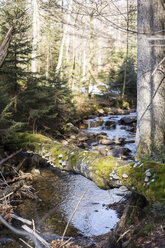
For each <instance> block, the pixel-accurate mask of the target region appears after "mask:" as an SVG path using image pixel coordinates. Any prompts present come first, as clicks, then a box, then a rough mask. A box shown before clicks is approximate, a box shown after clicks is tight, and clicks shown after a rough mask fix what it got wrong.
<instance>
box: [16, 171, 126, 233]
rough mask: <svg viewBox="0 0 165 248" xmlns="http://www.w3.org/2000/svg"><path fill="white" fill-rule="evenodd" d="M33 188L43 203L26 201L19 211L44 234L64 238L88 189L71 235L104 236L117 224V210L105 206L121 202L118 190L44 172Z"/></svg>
mask: <svg viewBox="0 0 165 248" xmlns="http://www.w3.org/2000/svg"><path fill="white" fill-rule="evenodd" d="M33 187H34V188H35V189H36V191H37V195H38V196H39V197H40V199H41V201H34V200H25V201H24V203H23V204H21V205H20V206H19V207H18V209H17V211H18V214H19V215H21V216H22V217H24V218H28V219H34V221H35V224H36V227H37V228H39V229H40V231H42V232H45V233H56V234H58V235H62V233H63V231H64V228H65V226H66V224H67V221H68V220H69V218H70V216H71V214H72V213H73V211H74V209H75V206H76V205H77V203H78V201H79V199H80V198H81V196H82V194H83V193H84V192H85V190H86V189H88V191H87V193H86V195H85V197H84V198H83V200H82V202H81V203H80V206H79V208H78V209H77V211H76V214H75V215H74V217H73V219H72V222H71V225H70V226H69V229H68V231H67V235H68V236H73V237H76V236H81V235H82V236H87V237H91V236H93V235H102V234H105V233H107V232H109V231H110V229H111V228H113V227H114V225H115V224H116V223H117V222H118V220H119V219H118V217H117V215H116V212H115V211H114V210H107V209H106V208H105V207H104V206H103V205H104V204H109V203H113V202H116V201H119V200H121V198H122V196H119V195H117V193H118V192H119V189H112V190H102V189H100V188H98V187H97V186H96V185H95V184H94V183H93V182H92V181H90V180H88V179H86V178H84V177H82V176H81V175H74V174H71V173H67V172H65V173H62V172H59V171H57V170H44V169H43V170H42V171H41V176H39V177H37V178H36V179H35V180H34V183H33Z"/></svg>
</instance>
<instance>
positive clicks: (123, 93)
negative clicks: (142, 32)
mask: <svg viewBox="0 0 165 248" xmlns="http://www.w3.org/2000/svg"><path fill="white" fill-rule="evenodd" d="M126 21H127V37H126V43H127V44H126V57H125V65H124V81H123V89H122V99H123V100H124V95H125V87H126V81H127V64H128V48H129V44H128V42H129V36H128V29H129V15H128V0H127V20H126Z"/></svg>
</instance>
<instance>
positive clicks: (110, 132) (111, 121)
mask: <svg viewBox="0 0 165 248" xmlns="http://www.w3.org/2000/svg"><path fill="white" fill-rule="evenodd" d="M136 121H137V118H136V113H135V112H132V113H130V114H125V115H108V116H103V117H93V118H90V119H85V120H83V122H82V123H81V124H80V125H79V128H80V130H77V129H72V132H71V133H70V134H69V135H68V137H67V138H66V139H65V140H61V142H62V143H63V144H65V145H74V146H77V147H79V148H82V149H85V150H88V151H95V152H96V153H98V154H101V155H103V156H113V157H116V158H121V159H123V160H134V154H135V151H136V147H135V132H136Z"/></svg>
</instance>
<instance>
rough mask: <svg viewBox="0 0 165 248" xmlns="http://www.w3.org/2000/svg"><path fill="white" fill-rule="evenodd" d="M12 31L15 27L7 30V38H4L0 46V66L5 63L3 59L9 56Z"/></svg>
mask: <svg viewBox="0 0 165 248" xmlns="http://www.w3.org/2000/svg"><path fill="white" fill-rule="evenodd" d="M12 32H13V27H11V28H10V29H9V31H8V32H7V34H6V36H5V39H4V40H3V42H2V44H1V46H0V66H1V65H2V64H3V61H4V59H5V58H6V56H7V50H8V47H9V44H10V41H11V37H12Z"/></svg>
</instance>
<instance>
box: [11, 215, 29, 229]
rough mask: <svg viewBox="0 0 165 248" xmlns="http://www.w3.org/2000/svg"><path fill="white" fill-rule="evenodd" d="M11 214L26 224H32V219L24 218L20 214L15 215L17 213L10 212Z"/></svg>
mask: <svg viewBox="0 0 165 248" xmlns="http://www.w3.org/2000/svg"><path fill="white" fill-rule="evenodd" d="M10 216H11V217H12V218H13V219H16V220H19V221H21V222H23V223H24V224H27V225H29V226H31V225H32V221H30V220H27V219H24V218H22V217H19V216H17V215H15V214H10Z"/></svg>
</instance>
